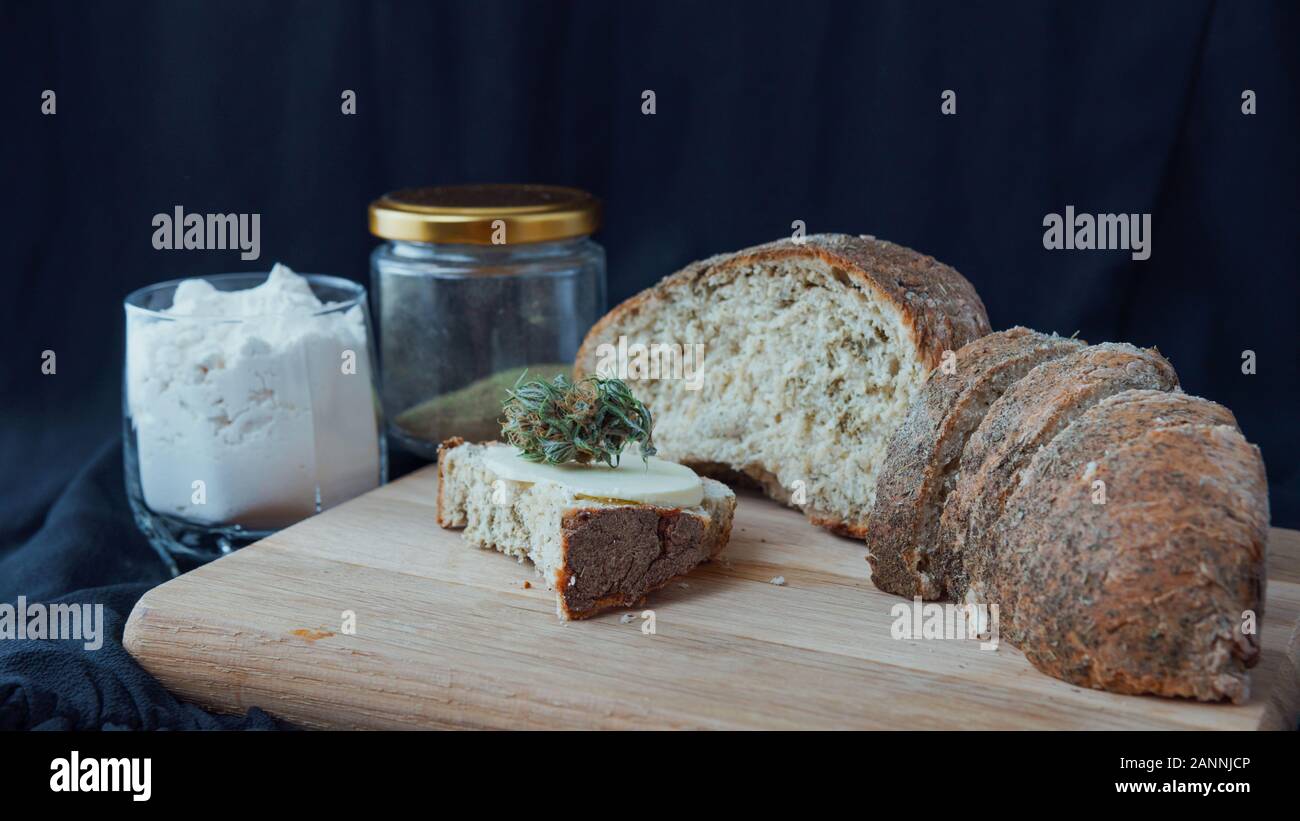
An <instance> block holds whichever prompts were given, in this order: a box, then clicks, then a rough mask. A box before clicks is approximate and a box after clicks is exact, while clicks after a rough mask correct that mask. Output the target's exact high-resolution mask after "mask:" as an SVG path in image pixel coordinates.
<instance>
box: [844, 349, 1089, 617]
mask: <svg viewBox="0 0 1300 821" xmlns="http://www.w3.org/2000/svg"><path fill="white" fill-rule="evenodd" d="M1084 344H1085V343H1083V342H1081V341H1078V340H1074V339H1066V338H1063V337H1059V336H1056V335H1047V334H1041V333H1038V332H1037V331H1031V330H1029V329H1028V328H1022V327H1015V328H1009V329H1007V330H1005V331H998V332H995V333H992V334H988V335H987V336H983V337H980V338H979V339H977V340H975V341H974V342H970V343H967V344H966V345H964V346H963V347H962V348H961V349H959V350H958V351H957V352H956V358H955V361H954V363H953V364H954V370H953V371H952V372H951V373H945V372H944V370H943V369H942V368H936V369H935V370H934V371H932V372H931V374H930V377H929V379H927V380H926V383H925V385H924V387H923V388H922V389H921V393H920V395H919V396H918V397H917V398H916V400H915V401H913V403H912V407H911V409H910V410H909V412H908V415H907V417H906V419H905V420H904V421H903V423H902V424H901V425H900V426H899V427H898V429H897V430H896V431H894V435H893V437H892V438H891V439H890V441H889V450H888V455H887V457H886V460H885V466H884V468H883V469H882V470H881V472H880V476H879V478H878V479H877V483H876V500H875V505H874V506H873V508H872V511H871V516H870V517H869V519H868V520H867V546H868V548H869V549H870V554H869V555H868V557H867V559H868V561H870V562H871V580H872V583H873V584H874V585H875V586H876V587H877V588H879V589H881V590H884V591H885V592H887V593H894V594H897V595H900V596H906V597H908V598H912V597H914V596H920V597H921V598H923V599H927V600H929V599H938V598H942V597H943V596H944V595H945V594H946V592H947V585H946V583H945V568H946V566H947V563H948V551H947V550H946V549H945V544H944V542H943V541H942V540H940V539H939V538H938V537H939V517H940V514H941V513H942V511H943V504H944V501H945V499H946V498H947V495H948V491H949V490H950V489H951V485H952V482H953V480H954V478H955V476H956V471H957V469H958V466H959V461H960V458H961V454H962V450H963V448H964V447H965V444H966V441H967V439H968V438H969V436H970V435H971V434H972V433H973V432H974V430H975V428H976V426H978V425H979V423H980V421H981V420H982V419H983V418H984V414H985V412H987V410H988V408H989V407H990V406H991V404H992V403H993V402H994V401H995V400H997V399H998V398H999V397H1000V396H1002V394H1003V393H1004V392H1005V391H1006V390H1007V389H1008V388H1009V387H1010V386H1011V385H1012V384H1013V383H1014V382H1016V381H1017V380H1019V379H1020V378H1021V377H1023V376H1024V375H1025V374H1026V373H1028V372H1029V371H1030V370H1031V369H1032V368H1034V367H1035V366H1037V365H1038V364H1040V363H1042V362H1045V361H1047V360H1049V359H1056V358H1059V357H1062V356H1066V355H1067V354H1070V353H1074V352H1076V351H1078V350H1080V349H1081V348H1083V346H1084Z"/></svg>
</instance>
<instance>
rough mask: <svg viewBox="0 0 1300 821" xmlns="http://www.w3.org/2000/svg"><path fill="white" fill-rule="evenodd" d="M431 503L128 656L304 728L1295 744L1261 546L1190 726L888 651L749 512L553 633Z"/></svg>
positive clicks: (140, 628)
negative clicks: (1246, 682)
mask: <svg viewBox="0 0 1300 821" xmlns="http://www.w3.org/2000/svg"><path fill="white" fill-rule="evenodd" d="M436 482H437V476H436V473H435V472H434V470H433V468H426V469H424V470H422V471H420V472H418V473H415V474H412V475H411V476H408V477H407V478H404V479H402V480H400V481H398V482H395V483H393V484H390V485H387V486H385V487H382V488H380V489H378V490H375V491H373V492H371V493H369V494H366V495H365V496H362V497H360V498H358V499H354V500H353V501H351V502H348V503H347V504H344V505H341V506H340V507H337V508H335V509H333V510H329V511H326V512H325V513H323V514H321V515H319V516H315V517H313V518H311V519H308V520H307V521H305V522H302V523H301V524H298V525H296V526H294V527H291V528H289V529H287V530H285V531H283V532H281V533H278V534H276V535H274V536H272V537H271V538H269V539H266V540H264V541H262V542H259V543H258V544H255V545H253V546H251V547H247V548H244V549H243V550H240V551H238V552H237V553H234V554H232V555H230V556H227V557H225V558H222V559H220V560H218V561H216V562H213V563H212V564H209V565H207V566H204V567H201V568H199V569H198V570H195V571H193V572H191V573H187V574H185V575H183V576H181V577H179V578H176V579H174V580H172V581H170V582H167V583H166V584H163V585H162V586H160V587H157V588H155V589H154V590H151V591H150V592H149V593H147V594H145V596H144V597H143V598H142V599H141V600H140V602H139V604H137V605H136V608H135V610H134V612H132V614H131V618H130V620H129V623H128V624H127V627H126V637H125V641H126V646H127V649H128V650H130V652H131V653H132V654H133V655H134V656H135V657H136V658H137V659H138V660H139V661H140V663H141V664H142V665H144V667H145V668H146V669H147V670H149V671H150V672H151V673H153V674H154V675H155V676H157V677H158V678H159V679H160V680H161V681H162V682H163V684H165V685H166V686H167V687H168V688H169V689H170V690H172V691H173V692H174V693H176V694H177V695H178V696H180V697H181V698H183V699H186V700H189V701H192V702H195V703H198V704H201V705H203V706H205V707H208V708H212V709H216V710H220V711H230V712H243V711H246V710H247V709H248V708H249V707H253V706H257V707H261V708H263V709H265V710H267V711H268V712H270V713H272V714H274V715H276V716H279V717H280V718H283V719H286V720H288V721H290V722H294V723H296V724H300V725H305V726H311V727H368V728H415V727H500V728H787V729H798V728H836V729H839V728H926V729H930V728H933V729H944V728H982V729H1044V728H1206V729H1253V728H1288V729H1289V728H1294V727H1295V723H1296V718H1297V708H1298V706H1300V662H1298V661H1297V646H1298V644H1300V636H1298V635H1297V633H1296V626H1297V625H1296V623H1297V617H1300V533H1297V532H1295V531H1285V530H1274V531H1273V533H1272V541H1271V544H1270V547H1269V550H1270V556H1269V580H1268V593H1267V596H1268V598H1267V606H1266V608H1265V617H1264V620H1263V646H1264V653H1263V658H1262V660H1261V662H1260V664H1259V666H1258V667H1256V668H1255V670H1254V679H1253V693H1254V694H1253V697H1252V698H1251V700H1250V701H1249V703H1246V704H1243V705H1235V706H1234V705H1227V704H1198V703H1195V702H1189V701H1184V700H1173V699H1160V698H1153V697H1137V696H1121V695H1113V694H1109V693H1101V692H1096V691H1091V690H1084V689H1080V688H1078V687H1075V686H1072V685H1070V684H1066V683H1064V682H1061V681H1057V680H1055V679H1052V678H1049V677H1047V676H1045V675H1042V674H1041V673H1039V672H1037V671H1036V670H1034V669H1033V668H1032V667H1031V666H1030V665H1029V663H1028V662H1026V661H1025V659H1024V657H1023V656H1022V655H1021V654H1020V653H1019V652H1018V651H1017V650H1015V649H1013V648H1011V647H1009V646H1007V645H1005V644H1003V645H1002V646H1001V647H1000V648H999V649H997V650H996V651H989V650H981V649H980V647H979V642H977V641H973V640H964V641H959V640H900V639H894V638H891V634H890V627H891V624H892V623H893V622H894V616H893V615H891V612H890V611H891V608H893V607H894V605H896V604H898V603H899V602H900V601H901V600H900V599H897V598H895V597H893V596H889V595H886V594H884V593H881V592H879V591H877V590H876V589H875V588H873V587H872V586H871V583H870V581H869V567H868V565H867V563H866V561H864V557H865V555H866V551H865V547H864V546H863V544H862V543H861V542H857V541H853V540H849V539H843V538H839V537H836V536H833V535H830V534H828V533H826V532H824V531H821V530H818V529H816V528H814V527H812V526H810V525H809V524H808V523H807V522H806V521H804V519H803V517H802V516H801V515H799V514H798V513H796V512H794V511H792V510H789V509H786V508H783V507H780V506H778V505H777V504H775V503H773V502H771V501H768V500H767V499H764V498H761V497H759V496H756V495H749V494H742V496H741V498H740V504H739V507H738V508H737V511H736V526H735V529H734V531H733V534H732V542H731V547H730V548H729V549H728V551H727V556H728V560H727V561H726V562H725V563H714V564H711V565H708V566H705V567H702V568H700V569H698V570H697V571H696V572H695V573H693V574H691V576H690V577H689V580H688V581H687V582H686V583H685V584H682V585H677V584H674V585H672V586H670V587H669V588H667V589H665V590H662V591H660V592H659V593H657V594H655V595H654V596H653V597H652V598H651V600H650V601H649V603H648V604H647V606H646V608H642V609H637V610H623V611H612V612H609V613H606V614H603V615H601V616H599V617H597V618H595V619H592V620H589V621H583V622H571V623H564V622H561V621H559V620H558V619H557V618H556V616H555V603H554V599H553V597H552V594H551V593H550V592H549V591H547V590H545V589H543V588H541V587H540V586H539V584H538V580H537V577H536V576H534V574H533V571H532V568H531V566H529V565H526V564H525V565H520V564H517V563H516V562H515V561H514V560H512V559H509V558H507V557H505V556H503V555H501V554H498V553H495V552H489V551H483V550H478V549H475V548H472V547H470V546H468V545H467V544H465V543H464V542H462V541H461V537H460V533H459V532H458V531H446V530H442V529H441V528H439V527H438V526H437V525H436V524H435V523H434V510H433V504H434V502H433V500H434V491H435V484H436ZM777 576H783V577H784V578H785V584H784V585H777V584H773V583H772V580H773V579H774V578H775V577H777ZM525 580H529V581H530V582H532V586H531V588H529V587H526V586H525V585H524V581H525ZM645 610H653V612H654V632H653V634H650V633H647V632H645V631H644V630H643V628H645V627H646V626H648V624H649V621H648V618H647V619H643V617H642V613H643V611H645ZM345 611H350V612H351V613H354V614H355V632H353V633H349V632H348V631H347V630H345V629H344V624H343V621H344V617H345V616H344V614H345ZM625 614H631V615H632V616H633V618H632V619H631V620H629V621H627V622H626V623H625V622H624V620H623V619H622V618H621V617H622V616H624V615H625Z"/></svg>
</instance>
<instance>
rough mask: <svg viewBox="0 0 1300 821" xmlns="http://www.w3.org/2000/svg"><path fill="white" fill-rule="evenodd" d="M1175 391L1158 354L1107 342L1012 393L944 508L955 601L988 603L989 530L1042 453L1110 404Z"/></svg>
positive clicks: (968, 451) (974, 438)
mask: <svg viewBox="0 0 1300 821" xmlns="http://www.w3.org/2000/svg"><path fill="white" fill-rule="evenodd" d="M1177 386H1178V375H1177V374H1176V373H1175V372H1174V369H1173V366H1172V365H1170V364H1169V361H1168V360H1166V359H1165V358H1164V357H1163V356H1161V355H1160V352H1159V351H1157V350H1155V349H1154V348H1150V349H1147V350H1142V349H1140V348H1135V347H1133V346H1132V345H1126V344H1122V343H1109V342H1108V343H1104V344H1101V345H1093V346H1091V347H1088V348H1085V349H1083V350H1082V351H1079V352H1077V353H1074V354H1070V355H1069V356H1066V357H1063V358H1061V359H1054V360H1051V361H1048V362H1045V363H1043V364H1041V365H1039V366H1037V367H1036V368H1034V369H1033V370H1031V371H1030V372H1029V373H1028V374H1027V375H1026V376H1025V377H1024V378H1023V379H1021V380H1020V381H1019V382H1017V383H1015V384H1014V385H1012V386H1011V388H1010V389H1008V390H1007V392H1006V393H1004V394H1003V395H1002V397H1001V398H1000V399H998V400H997V401H996V402H994V403H993V406H992V407H991V408H989V412H988V413H987V414H986V415H985V416H984V420H983V421H982V422H980V425H979V427H978V428H977V429H976V431H975V433H974V434H972V435H971V437H970V439H969V441H967V443H966V448H965V450H964V451H963V453H962V457H961V468H960V471H959V473H958V476H957V480H956V483H955V484H954V486H953V489H952V492H951V493H949V494H948V500H947V502H946V503H945V504H944V510H943V516H942V518H941V520H940V525H939V531H940V533H939V538H940V539H941V540H942V541H943V543H944V544H945V547H946V548H947V550H948V551H949V553H948V567H947V570H946V578H947V584H948V589H949V593H950V594H951V595H952V596H953V597H954V598H955V599H957V600H958V601H964V600H966V598H967V596H968V594H970V595H973V596H974V598H975V600H976V601H985V599H986V597H987V596H988V595H989V594H990V593H991V592H992V583H993V577H994V576H993V574H994V571H995V568H996V560H995V559H996V553H997V547H998V546H997V543H996V541H995V540H993V539H991V538H990V533H991V529H992V528H993V526H994V524H995V523H996V522H997V519H998V517H1000V516H1001V515H1002V510H1003V506H1004V504H1005V502H1006V499H1007V497H1008V496H1009V495H1010V494H1011V492H1012V491H1013V490H1014V489H1015V486H1016V484H1017V482H1018V481H1019V479H1020V473H1021V471H1022V470H1023V469H1024V468H1025V467H1027V466H1028V465H1029V463H1030V460H1031V459H1032V458H1033V456H1034V454H1035V453H1037V451H1038V449H1039V448H1040V447H1042V446H1043V445H1046V444H1047V443H1048V442H1050V441H1051V440H1052V438H1053V437H1054V436H1055V435H1056V434H1057V433H1059V432H1060V431H1062V430H1064V429H1065V427H1066V426H1067V425H1069V423H1070V422H1071V421H1073V420H1074V419H1075V418H1077V417H1078V416H1080V415H1081V414H1083V413H1084V412H1085V411H1086V410H1088V408H1090V407H1092V406H1093V405H1095V404H1096V403H1098V402H1100V401H1101V400H1102V399H1105V398H1106V397H1108V396H1112V395H1114V394H1117V393H1121V392H1123V391H1126V390H1132V389H1142V388H1148V389H1155V390H1172V389H1173V388H1176V387H1177ZM972 588H973V590H972Z"/></svg>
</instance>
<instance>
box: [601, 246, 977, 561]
mask: <svg viewBox="0 0 1300 821" xmlns="http://www.w3.org/2000/svg"><path fill="white" fill-rule="evenodd" d="M988 331H989V326H988V317H987V315H986V313H985V311H984V305H983V303H981V302H980V299H979V296H978V295H977V294H976V293H975V290H974V288H972V287H971V284H970V283H969V282H967V281H966V280H965V279H964V278H963V277H962V276H961V274H959V273H957V272H956V271H954V270H953V269H952V268H949V267H948V266H946V265H943V264H941V263H939V262H937V261H935V260H934V259H933V258H931V257H928V256H925V255H923V254H918V253H917V252H915V251H912V250H910V249H908V248H904V247H902V246H899V245H894V244H892V243H889V242H884V241H881V240H877V239H875V238H873V237H868V236H861V237H854V236H847V235H842V234H834V235H817V236H809V237H807V238H805V239H804V240H803V241H802V242H799V243H796V242H794V241H793V240H782V241H780V242H774V243H770V244H768V245H760V246H758V247H755V248H749V249H746V250H743V251H739V252H737V253H733V254H726V255H723V256H716V257H712V258H710V259H706V260H703V261H701V262H696V263H694V264H692V265H690V266H688V267H687V268H685V269H684V270H682V271H679V272H678V273H676V274H673V275H672V276H669V277H667V278H666V279H664V280H663V281H662V282H660V283H659V284H658V285H656V286H654V287H652V288H650V289H649V290H647V291H644V292H642V293H641V294H638V295H637V296H635V297H633V298H631V299H629V300H627V301H626V302H624V303H623V304H622V305H619V306H618V307H617V308H615V309H614V310H613V311H611V312H610V313H609V314H607V315H606V316H605V317H604V318H603V319H602V320H601V321H600V322H598V323H597V324H596V326H595V327H594V328H592V329H591V331H590V332H589V333H588V335H587V338H586V340H585V341H584V342H583V344H582V347H581V349H580V350H579V352H578V356H577V362H576V366H575V375H576V376H579V377H581V376H585V375H588V374H592V373H602V374H603V375H607V376H618V377H620V378H624V379H626V380H627V381H628V382H629V383H630V384H632V385H633V386H634V388H635V390H636V393H637V395H638V396H639V397H641V398H642V399H643V400H644V401H645V403H646V404H647V405H649V406H650V407H652V408H653V409H654V412H655V421H656V426H655V443H656V445H657V446H658V447H659V449H660V451H661V453H662V454H663V455H665V456H666V457H667V458H670V459H672V460H674V461H678V462H682V463H684V464H688V465H691V466H693V467H696V468H697V469H699V470H701V471H704V472H710V473H713V474H714V475H725V476H732V475H737V474H738V475H743V476H746V477H748V478H750V479H752V480H754V481H755V482H757V483H758V484H759V485H760V486H761V487H762V488H763V489H764V490H765V491H766V493H767V494H768V495H769V496H771V497H772V498H774V499H777V500H778V501H781V502H783V503H786V504H790V505H793V506H796V507H799V508H801V509H802V510H803V511H804V512H805V513H806V514H807V515H808V516H809V517H810V518H811V520H812V521H813V522H815V523H816V524H819V525H822V526H825V527H829V528H831V529H833V530H836V531H837V532H840V533H845V534H849V535H855V536H858V537H861V536H863V535H864V534H865V533H866V527H867V515H868V512H869V511H870V509H871V501H872V498H873V496H874V494H875V488H876V474H877V473H878V472H879V470H880V467H881V465H882V464H883V462H884V458H885V449H886V445H887V443H888V441H889V437H890V435H891V434H892V433H893V431H894V429H895V428H896V427H897V426H898V424H899V423H900V422H901V421H902V420H903V417H904V416H906V414H907V411H908V408H909V406H910V405H911V403H912V400H913V399H914V398H915V396H916V394H917V392H918V391H919V390H920V388H921V384H922V383H923V382H924V381H925V377H926V375H927V374H928V373H929V372H930V370H931V369H932V368H933V367H935V366H936V365H938V364H939V362H940V359H941V357H942V355H943V353H944V352H945V351H948V350H953V351H955V350H956V349H958V348H960V347H961V346H962V345H965V344H966V343H967V342H970V341H972V340H974V339H977V338H979V337H981V336H983V335H984V334H986V333H988ZM620 340H622V342H623V348H622V349H623V350H624V351H628V350H634V347H633V346H636V345H644V346H647V347H649V346H665V347H660V348H658V350H659V351H660V353H661V355H662V353H663V352H664V351H665V350H667V351H671V350H672V347H671V346H683V347H679V348H677V350H678V351H679V352H682V353H683V354H684V353H685V352H694V351H695V350H696V349H695V348H694V347H693V346H695V345H696V344H702V345H703V346H704V357H703V372H702V377H701V378H699V379H698V380H695V381H692V380H691V379H690V378H689V376H690V375H689V374H686V373H685V371H684V369H683V370H682V373H681V374H680V376H683V377H688V378H667V377H665V374H663V373H662V369H661V368H655V367H654V365H655V364H657V360H656V359H655V356H654V354H653V353H651V355H650V356H649V357H647V358H646V360H645V361H646V362H647V363H648V364H651V372H650V373H649V374H648V375H647V374H642V373H639V372H638V373H621V372H614V373H610V372H609V367H610V366H611V364H614V363H613V360H614V356H613V352H614V351H615V350H617V349H618V346H619V343H620ZM651 350H652V351H653V350H655V349H651ZM655 376H658V377H659V378H653V377H655ZM667 376H668V377H671V376H673V374H669V375H667Z"/></svg>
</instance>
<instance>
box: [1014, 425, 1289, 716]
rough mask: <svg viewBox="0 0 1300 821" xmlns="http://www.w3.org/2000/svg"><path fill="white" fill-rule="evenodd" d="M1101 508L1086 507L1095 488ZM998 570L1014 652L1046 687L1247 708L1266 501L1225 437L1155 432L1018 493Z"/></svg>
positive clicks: (1234, 441)
mask: <svg viewBox="0 0 1300 821" xmlns="http://www.w3.org/2000/svg"><path fill="white" fill-rule="evenodd" d="M1095 481H1101V482H1104V483H1105V488H1106V501H1105V503H1104V504H1096V503H1094V501H1093V494H1094V492H1095V491H1094V485H1093V482H1095ZM1017 505H1018V508H1017V509H1021V508H1023V509H1024V510H1026V511H1044V512H1045V513H1046V515H1045V516H1043V517H1038V518H1034V519H1031V518H1026V519H1024V520H1023V521H1022V522H1020V523H1019V524H1018V526H1017V527H1015V528H1011V529H1009V530H1008V531H1007V533H1008V535H1009V537H1010V539H1011V541H1010V542H1009V543H1008V545H1007V547H1008V549H1007V550H1006V551H1004V553H1003V554H1002V555H1001V556H1000V557H999V559H1000V562H1001V568H1000V573H1001V574H1003V577H1004V581H1003V584H1004V588H1006V589H1011V588H1014V589H1015V590H1016V595H1017V598H1016V602H1017V603H1016V605H1015V609H1016V613H1015V625H1016V627H1015V632H1016V634H1017V636H1016V638H1017V641H1016V643H1017V644H1018V646H1019V647H1020V648H1021V649H1022V650H1023V651H1024V653H1025V656H1026V658H1028V659H1029V661H1030V662H1031V663H1032V664H1033V665H1034V666H1035V667H1037V668H1038V669H1039V670H1041V671H1042V672H1044V673H1047V674H1048V675H1051V676H1055V677H1057V678H1060V679H1064V680H1065V681H1069V682H1072V683H1074V684H1078V685H1080V686H1084V687H1092V688H1096V689H1103V690H1109V691H1111V692H1117V693H1151V694H1155V695H1160V696H1181V697H1190V698H1196V699H1201V700H1204V701H1218V700H1223V699H1227V700H1231V701H1234V702H1241V701H1245V700H1246V699H1247V698H1248V697H1249V677H1248V673H1247V672H1246V670H1247V668H1249V667H1252V666H1254V665H1255V663H1256V662H1257V661H1258V659H1259V650H1260V647H1259V636H1258V633H1257V632H1244V631H1243V629H1242V627H1243V622H1244V620H1245V616H1246V613H1247V612H1248V611H1250V612H1253V614H1254V622H1255V624H1256V625H1258V623H1259V622H1260V620H1261V619H1262V616H1263V604H1264V596H1263V592H1264V583H1265V565H1266V556H1265V552H1266V540H1267V534H1268V518H1269V513H1268V489H1267V481H1266V479H1265V475H1264V464H1263V461H1262V459H1261V458H1260V455H1259V450H1258V448H1256V447H1255V446H1253V445H1251V444H1249V443H1248V442H1246V440H1245V439H1244V438H1242V436H1241V434H1240V433H1239V432H1238V431H1237V430H1236V428H1235V427H1233V426H1230V425H1198V424H1182V425H1174V426H1170V427H1157V428H1154V429H1152V430H1149V431H1147V432H1146V433H1144V434H1141V435H1140V436H1139V437H1138V438H1136V439H1130V440H1129V441H1128V443H1127V444H1124V445H1121V446H1119V447H1117V448H1115V449H1113V450H1106V451H1104V453H1102V454H1099V455H1097V456H1096V457H1095V459H1093V460H1091V461H1090V462H1089V463H1088V464H1087V465H1086V466H1085V469H1084V470H1065V471H1063V475H1062V476H1053V477H1051V478H1044V479H1043V480H1042V481H1038V482H1035V483H1033V484H1026V485H1024V486H1022V488H1021V492H1020V495H1019V497H1018V499H1017Z"/></svg>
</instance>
